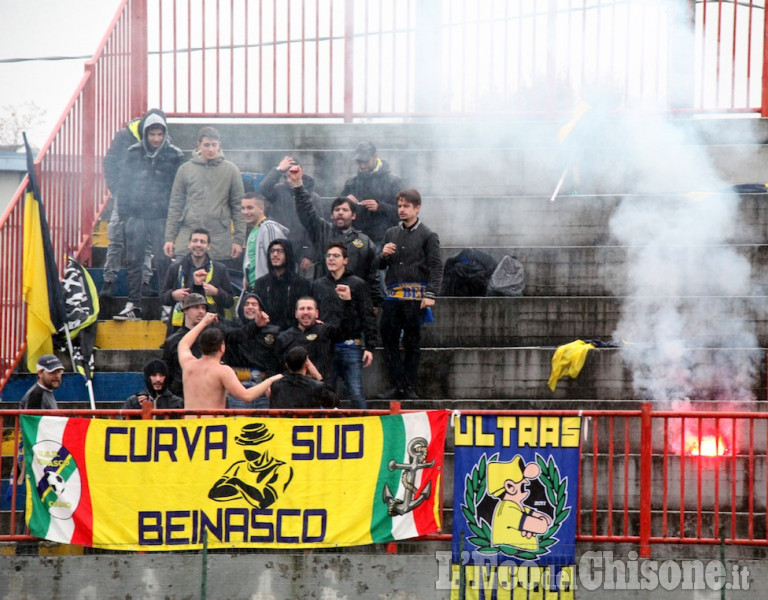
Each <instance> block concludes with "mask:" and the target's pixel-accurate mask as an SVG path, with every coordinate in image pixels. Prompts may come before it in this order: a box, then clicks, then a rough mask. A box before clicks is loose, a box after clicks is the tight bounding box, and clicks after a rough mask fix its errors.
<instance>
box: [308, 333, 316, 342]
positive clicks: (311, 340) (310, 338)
mask: <svg viewBox="0 0 768 600" xmlns="http://www.w3.org/2000/svg"><path fill="white" fill-rule="evenodd" d="M306 339H307V341H310V342H314V341H315V340H316V339H317V334H316V333H310V334H309V335H308V336H306Z"/></svg>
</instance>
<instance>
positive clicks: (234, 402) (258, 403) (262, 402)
mask: <svg viewBox="0 0 768 600" xmlns="http://www.w3.org/2000/svg"><path fill="white" fill-rule="evenodd" d="M254 373H255V377H258V378H259V379H258V380H257V379H255V377H252V378H251V379H246V380H245V381H243V382H241V383H242V384H243V387H246V388H252V387H253V386H254V385H257V384H259V383H261V382H262V381H263V380H264V379H263V374H261V373H260V372H259V371H254ZM227 408H269V398H267V396H262V397H261V398H256V400H254V401H253V402H244V401H243V400H238V399H237V398H235V397H234V396H232V394H230V393H229V392H227Z"/></svg>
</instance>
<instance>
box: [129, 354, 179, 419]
mask: <svg viewBox="0 0 768 600" xmlns="http://www.w3.org/2000/svg"><path fill="white" fill-rule="evenodd" d="M144 385H145V388H144V389H143V390H140V391H138V392H136V393H135V394H133V395H132V396H129V397H128V398H127V399H126V400H125V402H124V403H123V409H124V410H135V409H140V408H143V406H144V404H145V403H147V402H149V403H151V404H153V405H154V406H153V407H154V408H184V399H183V398H180V397H179V396H176V395H175V394H173V393H172V392H171V390H169V389H168V367H167V366H166V365H165V363H164V362H163V361H162V360H160V359H159V358H153V359H152V360H150V361H149V362H148V363H147V364H145V365H144Z"/></svg>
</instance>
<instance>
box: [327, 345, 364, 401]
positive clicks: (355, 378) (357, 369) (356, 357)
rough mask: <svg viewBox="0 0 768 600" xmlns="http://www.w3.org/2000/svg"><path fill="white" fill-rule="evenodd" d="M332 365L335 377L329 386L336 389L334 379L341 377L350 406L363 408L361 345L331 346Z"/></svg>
mask: <svg viewBox="0 0 768 600" xmlns="http://www.w3.org/2000/svg"><path fill="white" fill-rule="evenodd" d="M333 365H334V368H335V371H336V377H335V378H334V380H333V381H332V382H331V388H333V389H336V379H338V378H339V377H341V378H342V379H343V380H344V389H345V390H346V392H347V396H349V400H350V402H351V403H352V408H365V394H364V393H363V347H362V346H345V345H342V344H337V345H336V346H335V347H334V348H333Z"/></svg>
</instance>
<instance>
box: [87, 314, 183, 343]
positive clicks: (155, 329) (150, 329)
mask: <svg viewBox="0 0 768 600" xmlns="http://www.w3.org/2000/svg"><path fill="white" fill-rule="evenodd" d="M167 331H168V329H167V326H166V324H165V323H163V322H162V321H158V320H153V321H99V324H98V326H97V329H96V347H97V348H100V349H101V350H120V349H123V350H130V349H134V350H135V349H139V350H155V349H157V348H159V347H160V344H162V343H163V342H164V341H165V337H166V333H167Z"/></svg>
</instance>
